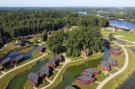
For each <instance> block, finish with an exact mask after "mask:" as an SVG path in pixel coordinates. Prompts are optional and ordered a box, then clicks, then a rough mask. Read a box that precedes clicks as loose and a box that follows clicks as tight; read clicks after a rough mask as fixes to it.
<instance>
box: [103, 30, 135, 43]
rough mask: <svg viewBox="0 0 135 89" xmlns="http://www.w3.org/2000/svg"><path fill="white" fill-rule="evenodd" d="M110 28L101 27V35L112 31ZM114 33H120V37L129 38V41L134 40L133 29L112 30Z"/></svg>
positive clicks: (134, 33)
mask: <svg viewBox="0 0 135 89" xmlns="http://www.w3.org/2000/svg"><path fill="white" fill-rule="evenodd" d="M111 29H112V28H103V30H102V34H103V35H107V34H108V33H110V32H113V31H112V30H111ZM113 34H114V35H120V36H122V38H124V39H126V40H129V41H135V32H134V31H129V32H127V31H123V30H117V31H115V32H113Z"/></svg>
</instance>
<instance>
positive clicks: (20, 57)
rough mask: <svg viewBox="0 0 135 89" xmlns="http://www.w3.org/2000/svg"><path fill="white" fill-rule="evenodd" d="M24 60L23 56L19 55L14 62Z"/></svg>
mask: <svg viewBox="0 0 135 89" xmlns="http://www.w3.org/2000/svg"><path fill="white" fill-rule="evenodd" d="M22 58H23V55H18V56H17V57H16V58H14V59H13V60H16V61H19V60H21V59H22Z"/></svg>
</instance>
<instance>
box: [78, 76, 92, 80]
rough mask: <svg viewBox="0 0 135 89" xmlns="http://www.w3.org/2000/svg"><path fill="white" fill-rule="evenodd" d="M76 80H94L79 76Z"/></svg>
mask: <svg viewBox="0 0 135 89" xmlns="http://www.w3.org/2000/svg"><path fill="white" fill-rule="evenodd" d="M77 79H78V80H81V81H89V80H94V78H92V77H90V76H89V77H88V76H79V77H77Z"/></svg>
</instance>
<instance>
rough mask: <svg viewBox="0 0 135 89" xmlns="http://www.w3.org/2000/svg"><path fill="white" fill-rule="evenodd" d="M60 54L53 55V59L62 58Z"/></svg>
mask: <svg viewBox="0 0 135 89" xmlns="http://www.w3.org/2000/svg"><path fill="white" fill-rule="evenodd" d="M62 59H63V58H62V55H56V56H54V57H53V60H62Z"/></svg>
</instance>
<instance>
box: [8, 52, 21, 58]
mask: <svg viewBox="0 0 135 89" xmlns="http://www.w3.org/2000/svg"><path fill="white" fill-rule="evenodd" d="M20 54H21V53H20V52H18V51H11V52H9V54H8V55H7V58H11V59H12V58H15V57H17V56H18V55H20Z"/></svg>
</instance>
